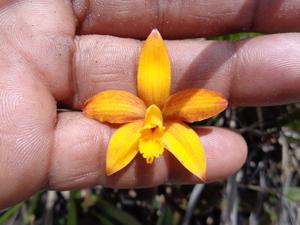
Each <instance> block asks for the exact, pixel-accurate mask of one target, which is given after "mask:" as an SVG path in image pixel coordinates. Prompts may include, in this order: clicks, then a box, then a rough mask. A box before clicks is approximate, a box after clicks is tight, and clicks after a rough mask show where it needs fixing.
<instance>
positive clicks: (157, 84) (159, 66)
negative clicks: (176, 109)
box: [137, 29, 171, 107]
mask: <svg viewBox="0 0 300 225" xmlns="http://www.w3.org/2000/svg"><path fill="white" fill-rule="evenodd" d="M170 87H171V65H170V60H169V55H168V51H167V48H166V46H165V43H164V41H163V39H162V37H161V35H160V33H159V32H158V30H156V29H154V30H153V31H152V32H151V34H150V35H149V36H148V38H147V39H146V41H145V43H144V45H143V47H142V49H141V54H140V59H139V65H138V75H137V89H138V96H139V97H140V98H141V99H143V100H144V102H145V103H146V105H147V106H149V105H152V104H155V105H157V106H158V107H161V106H162V105H163V103H164V102H165V100H166V99H167V98H168V97H169V95H170Z"/></svg>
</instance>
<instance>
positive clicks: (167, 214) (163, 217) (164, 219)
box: [156, 206, 173, 225]
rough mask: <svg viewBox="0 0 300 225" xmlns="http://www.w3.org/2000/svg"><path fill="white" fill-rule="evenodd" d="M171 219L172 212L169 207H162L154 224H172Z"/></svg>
mask: <svg viewBox="0 0 300 225" xmlns="http://www.w3.org/2000/svg"><path fill="white" fill-rule="evenodd" d="M172 221H173V214H172V211H171V209H170V208H169V207H167V206H166V207H164V208H162V210H161V214H160V215H159V218H158V220H157V223H156V225H169V224H172Z"/></svg>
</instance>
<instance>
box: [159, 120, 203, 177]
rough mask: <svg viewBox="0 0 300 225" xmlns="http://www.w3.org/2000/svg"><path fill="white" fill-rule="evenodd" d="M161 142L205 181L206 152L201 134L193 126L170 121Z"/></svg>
mask: <svg viewBox="0 0 300 225" xmlns="http://www.w3.org/2000/svg"><path fill="white" fill-rule="evenodd" d="M161 142H162V143H163V145H164V146H165V148H166V149H167V150H168V151H169V152H171V153H172V154H173V155H174V156H175V157H176V158H177V159H178V160H179V161H180V162H181V164H182V165H183V166H184V167H185V168H186V169H187V170H189V171H190V172H191V173H192V174H194V175H195V176H197V177H198V178H199V179H201V180H202V181H205V179H206V158H205V152H204V149H203V146H202V144H201V142H200V138H199V136H198V135H197V134H196V133H195V131H194V130H193V129H192V128H190V127H188V126H187V125H185V124H184V123H180V122H168V123H167V124H166V130H165V133H164V135H163V137H162V138H161Z"/></svg>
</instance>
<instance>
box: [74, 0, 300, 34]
mask: <svg viewBox="0 0 300 225" xmlns="http://www.w3.org/2000/svg"><path fill="white" fill-rule="evenodd" d="M73 8H74V12H75V14H76V15H77V18H78V31H79V33H80V34H109V35H116V36H122V37H134V38H145V37H146V36H147V35H148V34H149V33H150V31H151V30H152V29H153V28H158V29H159V30H160V31H161V33H162V34H163V36H165V37H167V38H179V37H199V36H210V35H217V34H224V33H230V32H237V31H258V32H263V33H274V32H293V31H294V32H298V31H299V30H300V25H299V23H298V21H299V20H300V15H299V11H300V2H299V1H298V0H263V1H261V0H257V1H253V0H241V1H234V0H229V1H222V0H214V1H205V0H200V1H191V0H189V1H166V0H160V1H151V0H146V1H139V0H129V1H100V0H90V1H82V0H75V1H73Z"/></svg>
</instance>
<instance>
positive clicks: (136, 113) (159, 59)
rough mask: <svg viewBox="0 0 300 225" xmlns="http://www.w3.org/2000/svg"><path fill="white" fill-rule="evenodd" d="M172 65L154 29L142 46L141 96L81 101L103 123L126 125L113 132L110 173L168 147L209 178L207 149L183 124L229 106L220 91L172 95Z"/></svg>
mask: <svg viewBox="0 0 300 225" xmlns="http://www.w3.org/2000/svg"><path fill="white" fill-rule="evenodd" d="M170 86H171V66H170V59H169V56H168V52H167V48H166V46H165V44H164V41H163V39H162V37H161V35H160V33H159V32H158V30H156V29H154V30H153V31H152V32H151V34H150V35H149V36H148V38H147V39H146V41H145V43H144V46H143V48H142V50H141V55H140V59H139V66H138V75H137V92H138V96H139V97H137V96H135V95H133V94H132V93H130V92H127V91H122V90H107V91H103V92H101V93H99V94H97V95H95V96H93V97H91V98H90V99H88V100H87V101H86V102H85V104H84V105H83V112H84V114H85V115H86V116H88V117H90V118H93V119H96V120H98V121H100V122H108V123H112V124H125V125H123V126H121V127H120V128H119V129H117V130H116V131H115V133H114V134H113V135H112V137H111V139H110V142H109V145H108V150H107V158H106V174H107V175H111V174H113V173H116V172H117V171H119V170H121V169H123V168H124V167H125V166H127V165H128V164H129V163H130V162H131V161H132V160H133V158H134V157H135V156H136V155H137V154H138V153H140V154H142V156H143V157H144V158H145V159H146V162H147V163H148V164H150V163H152V162H153V161H154V159H155V158H157V157H159V156H160V155H162V154H163V152H164V150H165V149H166V150H168V151H169V152H170V153H171V154H173V155H174V156H175V157H176V158H177V159H178V160H179V161H180V162H181V163H182V165H183V166H184V167H185V168H186V169H187V170H189V171H190V172H191V173H192V174H194V175H195V176H197V177H198V178H200V179H201V180H203V181H204V180H205V177H206V158H205V151H204V149H203V146H202V144H201V142H200V138H199V136H198V135H197V134H196V133H195V131H194V130H193V129H192V128H190V127H189V126H187V125H186V124H185V123H184V122H195V121H201V120H204V119H207V118H209V117H212V116H214V115H216V114H218V113H220V112H222V111H223V110H224V109H225V108H226V107H227V101H226V99H224V98H223V97H222V95H221V94H219V93H217V92H214V91H211V90H207V89H186V90H183V91H180V92H177V93H175V94H174V95H171V96H170Z"/></svg>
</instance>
